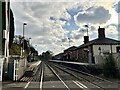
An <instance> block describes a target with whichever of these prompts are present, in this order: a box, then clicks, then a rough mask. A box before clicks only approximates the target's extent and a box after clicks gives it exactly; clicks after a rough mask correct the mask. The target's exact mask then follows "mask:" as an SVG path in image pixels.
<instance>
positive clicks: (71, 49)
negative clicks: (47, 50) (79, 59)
mask: <svg viewBox="0 0 120 90" xmlns="http://www.w3.org/2000/svg"><path fill="white" fill-rule="evenodd" d="M76 48H77V47H76V46H72V47H69V48H68V49H66V50H64V51H73V50H75V49H76Z"/></svg>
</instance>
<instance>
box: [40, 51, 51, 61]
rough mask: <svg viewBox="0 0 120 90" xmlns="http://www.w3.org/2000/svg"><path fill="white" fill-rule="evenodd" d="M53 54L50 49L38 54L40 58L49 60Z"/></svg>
mask: <svg viewBox="0 0 120 90" xmlns="http://www.w3.org/2000/svg"><path fill="white" fill-rule="evenodd" d="M52 56H53V52H52V51H49V50H48V51H46V52H43V53H42V54H41V55H39V58H40V60H51V59H52Z"/></svg>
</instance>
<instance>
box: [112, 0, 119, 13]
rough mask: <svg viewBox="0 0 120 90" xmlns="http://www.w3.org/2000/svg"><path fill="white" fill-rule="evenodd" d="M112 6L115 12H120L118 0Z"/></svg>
mask: <svg viewBox="0 0 120 90" xmlns="http://www.w3.org/2000/svg"><path fill="white" fill-rule="evenodd" d="M113 7H114V8H115V11H116V12H117V13H120V1H119V2H118V3H117V4H115V5H114V6H113Z"/></svg>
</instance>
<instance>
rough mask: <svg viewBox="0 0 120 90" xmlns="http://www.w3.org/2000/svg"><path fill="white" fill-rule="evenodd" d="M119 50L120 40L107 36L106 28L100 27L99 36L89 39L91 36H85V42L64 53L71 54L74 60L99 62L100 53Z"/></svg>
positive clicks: (70, 57)
mask: <svg viewBox="0 0 120 90" xmlns="http://www.w3.org/2000/svg"><path fill="white" fill-rule="evenodd" d="M118 52H120V41H118V40H114V39H110V38H107V37H106V36H105V28H101V27H99V28H98V38H96V39H94V40H91V41H89V36H84V44H82V45H80V46H78V47H75V46H73V47H70V48H68V49H66V50H64V55H69V59H71V60H72V61H76V62H82V63H94V64H98V63H100V62H99V61H98V56H99V55H105V54H109V53H118ZM67 57H68V56H67Z"/></svg>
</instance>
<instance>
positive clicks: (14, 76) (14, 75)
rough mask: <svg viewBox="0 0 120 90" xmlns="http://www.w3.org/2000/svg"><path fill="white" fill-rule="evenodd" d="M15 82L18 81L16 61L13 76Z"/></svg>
mask: <svg viewBox="0 0 120 90" xmlns="http://www.w3.org/2000/svg"><path fill="white" fill-rule="evenodd" d="M13 80H14V81H16V60H14V74H13Z"/></svg>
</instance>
